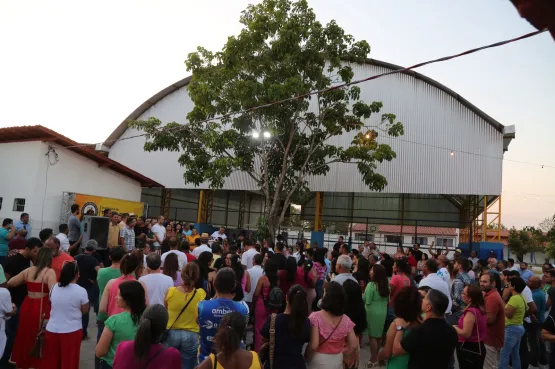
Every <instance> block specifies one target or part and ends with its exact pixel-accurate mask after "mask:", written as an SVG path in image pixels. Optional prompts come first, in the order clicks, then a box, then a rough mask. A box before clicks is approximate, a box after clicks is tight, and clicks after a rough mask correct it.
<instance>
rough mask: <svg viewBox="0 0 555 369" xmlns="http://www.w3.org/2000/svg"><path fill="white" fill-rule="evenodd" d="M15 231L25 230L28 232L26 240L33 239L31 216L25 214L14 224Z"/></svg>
mask: <svg viewBox="0 0 555 369" xmlns="http://www.w3.org/2000/svg"><path fill="white" fill-rule="evenodd" d="M14 226H15V230H16V231H19V230H20V229H24V230H26V231H27V236H25V239H27V240H28V239H29V237H31V225H30V224H29V214H27V213H23V214H21V217H19V221H18V222H15V223H14Z"/></svg>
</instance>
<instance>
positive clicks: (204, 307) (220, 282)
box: [198, 268, 249, 363]
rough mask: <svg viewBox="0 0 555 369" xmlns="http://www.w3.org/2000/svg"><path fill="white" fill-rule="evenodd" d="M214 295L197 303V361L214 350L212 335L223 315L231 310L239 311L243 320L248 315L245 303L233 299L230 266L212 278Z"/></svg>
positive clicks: (232, 279)
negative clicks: (198, 348) (198, 344)
mask: <svg viewBox="0 0 555 369" xmlns="http://www.w3.org/2000/svg"><path fill="white" fill-rule="evenodd" d="M214 288H215V289H216V296H215V297H214V299H212V300H208V301H201V302H199V304H198V325H199V327H200V330H199V335H200V350H199V357H198V360H199V361H198V362H199V363H202V362H203V361H204V359H205V358H206V357H207V356H208V355H210V354H211V353H213V352H214V349H213V347H212V346H213V345H214V337H216V332H217V331H218V327H219V326H220V320H222V318H223V317H224V315H226V314H228V313H231V312H235V311H236V312H239V313H241V314H242V315H243V316H244V317H245V320H246V319H247V317H248V315H249V309H248V308H247V305H246V304H244V303H242V302H236V301H233V297H234V294H233V291H234V290H235V273H234V272H233V269H231V268H223V269H220V270H219V271H218V274H216V279H215V280H214Z"/></svg>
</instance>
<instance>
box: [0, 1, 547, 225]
mask: <svg viewBox="0 0 555 369" xmlns="http://www.w3.org/2000/svg"><path fill="white" fill-rule="evenodd" d="M252 1H253V0H250V1H249V0H202V1H190V0H148V1H147V0H144V1H140V0H116V1H114V0H112V1H105V0H97V1H94V2H83V1H74V0H73V1H62V0H60V1H53V0H26V1H21V0H0V50H1V53H2V57H1V58H0V101H1V103H0V109H1V117H0V127H8V126H18V125H36V124H41V125H44V126H46V127H49V128H51V129H53V130H55V131H58V132H60V133H62V134H64V135H66V136H68V137H70V138H72V139H74V140H76V141H79V142H87V143H89V142H95V143H96V142H102V141H103V140H105V139H106V138H107V137H108V135H109V134H110V133H111V132H112V131H113V130H114V128H115V127H116V126H117V125H118V124H119V123H120V122H121V121H122V120H123V119H124V118H125V117H126V116H127V115H129V114H130V113H131V112H132V111H133V110H134V109H135V108H136V107H137V106H139V105H140V104H141V103H143V102H144V101H145V100H146V99H148V98H149V97H151V96H152V95H154V94H155V93H156V92H158V91H159V90H161V89H163V88H165V87H167V86H168V85H170V84H172V83H174V82H176V81H178V80H179V79H181V78H183V77H185V76H187V75H188V73H187V71H186V70H185V66H184V63H183V61H184V59H185V56H186V55H187V54H188V53H189V52H191V51H194V49H195V48H196V46H198V45H201V46H204V47H206V48H208V49H211V50H219V49H220V48H221V47H222V45H223V44H224V43H225V41H226V38H227V36H229V35H231V34H236V33H238V32H239V30H240V24H239V22H238V20H239V14H240V11H241V10H243V9H244V8H245V7H246V5H247V4H248V3H251V2H252ZM309 3H310V5H311V6H312V7H314V10H315V12H316V15H317V17H318V19H319V20H320V21H321V22H323V23H326V22H328V21H329V20H331V19H335V20H336V21H337V22H338V24H339V25H340V26H342V27H343V28H344V29H345V30H346V31H347V32H348V33H351V34H353V35H354V36H355V38H356V39H366V40H367V41H368V42H369V43H370V45H371V47H372V52H371V54H370V57H371V58H374V59H379V60H383V61H386V62H390V63H393V64H398V65H402V66H409V65H413V64H416V63H418V62H421V61H426V60H430V59H435V58H437V57H442V56H445V55H450V54H454V53H458V52H461V51H464V50H466V49H469V48H474V47H477V46H482V45H485V44H489V43H493V42H497V41H500V40H504V39H508V38H513V37H516V36H520V35H521V34H524V33H528V32H531V31H533V30H534V28H533V27H532V26H530V25H529V24H528V23H527V21H526V20H524V19H522V18H520V16H519V15H518V13H517V12H516V9H515V8H514V7H513V5H512V4H511V2H510V1H508V0H487V1H484V0H465V1H445V0H424V1H414V0H394V1H383V0H381V1H377V0H371V1H369V0H341V1H340V0H309ZM554 65H555V42H554V41H553V39H551V37H550V36H549V34H547V33H544V34H542V35H540V36H536V37H534V38H532V39H527V40H524V41H520V42H517V43H513V44H510V45H506V46H503V47H500V48H496V49H493V50H486V51H482V52H480V53H478V54H473V55H470V56H466V57H463V58H459V59H456V60H453V61H449V62H445V63H440V64H434V65H431V66H427V67H424V68H420V69H418V70H417V71H418V72H420V73H423V74H425V75H427V76H429V77H431V78H433V79H435V80H437V81H439V82H440V83H442V84H444V85H446V86H447V87H449V88H451V89H452V90H454V91H456V92H457V93H458V94H460V95H461V96H463V97H464V98H466V99H467V100H469V101H470V102H471V103H473V104H474V105H476V106H477V107H479V108H480V109H482V110H483V111H484V112H486V113H487V114H488V115H490V116H492V117H493V118H495V119H496V120H498V121H499V122H500V123H502V124H504V125H513V124H514V125H516V139H515V140H513V142H512V143H511V146H510V148H509V151H508V152H507V153H506V154H505V158H506V159H509V160H517V161H526V162H532V163H538V164H543V165H545V166H548V165H550V166H552V167H555V145H554V144H553V139H554V138H555V124H554V123H555V119H554V117H555V90H554V89H553V86H555V71H554V68H553V66H554ZM370 83H371V82H370ZM469 175H472V173H469ZM554 188H555V169H554V168H547V167H546V168H543V169H542V168H541V167H540V166H539V165H527V164H520V163H515V162H511V161H508V160H506V161H504V167H503V223H504V224H505V225H507V226H512V225H514V226H517V227H521V226H524V225H537V223H538V222H539V221H541V220H542V219H543V218H545V217H547V216H549V215H552V214H553V213H555V193H554V192H553V189H554Z"/></svg>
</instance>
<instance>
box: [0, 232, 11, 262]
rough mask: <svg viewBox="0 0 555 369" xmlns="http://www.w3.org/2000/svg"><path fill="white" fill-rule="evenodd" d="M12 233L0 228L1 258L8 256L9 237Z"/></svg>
mask: <svg viewBox="0 0 555 369" xmlns="http://www.w3.org/2000/svg"><path fill="white" fill-rule="evenodd" d="M9 234H10V231H8V230H7V229H6V228H4V227H1V228H0V256H8V242H9V240H8V235H9Z"/></svg>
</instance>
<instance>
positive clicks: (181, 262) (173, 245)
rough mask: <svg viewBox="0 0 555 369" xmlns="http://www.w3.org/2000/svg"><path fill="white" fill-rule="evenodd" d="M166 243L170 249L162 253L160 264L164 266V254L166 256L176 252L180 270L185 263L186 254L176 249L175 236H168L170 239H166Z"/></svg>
mask: <svg viewBox="0 0 555 369" xmlns="http://www.w3.org/2000/svg"><path fill="white" fill-rule="evenodd" d="M168 245H169V246H170V251H168V252H165V253H163V254H162V266H164V260H166V256H168V255H169V254H176V255H177V262H178V264H179V270H182V269H183V266H184V265H185V264H187V255H185V253H184V252H183V251H179V250H178V249H177V238H176V237H170V239H169V240H168Z"/></svg>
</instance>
